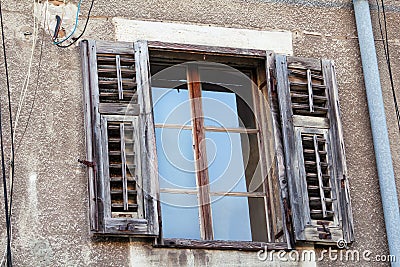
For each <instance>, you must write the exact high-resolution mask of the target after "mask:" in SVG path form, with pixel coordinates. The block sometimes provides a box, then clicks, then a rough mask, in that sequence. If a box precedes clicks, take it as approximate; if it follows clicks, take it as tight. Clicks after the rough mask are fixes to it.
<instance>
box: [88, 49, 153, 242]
mask: <svg viewBox="0 0 400 267" xmlns="http://www.w3.org/2000/svg"><path fill="white" fill-rule="evenodd" d="M134 46H137V45H136V44H133V43H113V42H100V41H96V42H95V41H83V42H81V54H82V69H83V82H84V94H85V125H86V144H87V159H88V161H89V162H93V163H94V167H92V168H90V170H89V197H90V201H89V206H90V221H91V231H92V232H93V233H95V234H111V235H138V236H156V235H158V225H157V209H156V208H155V207H157V202H156V198H155V197H152V195H153V196H154V195H155V194H156V192H157V190H155V187H154V186H155V185H156V184H155V182H152V181H149V180H152V179H157V176H156V175H154V173H155V174H157V173H156V172H153V173H149V172H147V169H146V171H143V169H142V168H143V166H144V167H147V166H146V164H147V163H143V160H144V159H145V157H144V156H146V157H147V156H148V155H147V154H148V153H149V152H148V150H147V148H146V147H143V144H145V145H147V146H150V147H151V146H154V147H155V138H152V137H153V136H154V134H153V136H152V135H151V134H147V133H145V134H143V133H144V132H143V131H144V130H146V131H148V132H154V128H152V127H153V124H152V123H149V122H152V116H151V112H150V115H149V114H148V113H145V111H144V110H143V108H142V107H144V104H143V100H142V99H143V98H144V97H150V84H149V76H148V75H144V72H143V70H142V69H143V68H145V69H147V70H148V66H149V63H148V62H149V59H148V51H147V44H146V43H145V42H142V45H140V46H138V48H140V51H136V52H135V49H134ZM143 64H144V65H146V66H143ZM144 91H146V92H144ZM146 122H147V125H149V126H148V127H147V126H144V125H145V124H146ZM143 138H146V139H145V140H142V139H143ZM150 156H151V157H153V159H155V161H156V157H155V156H154V155H150ZM156 167H157V166H156ZM148 206H149V207H148Z"/></svg>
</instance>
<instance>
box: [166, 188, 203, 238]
mask: <svg viewBox="0 0 400 267" xmlns="http://www.w3.org/2000/svg"><path fill="white" fill-rule="evenodd" d="M160 198H161V201H160V202H161V212H162V215H163V218H162V219H163V220H162V229H163V237H165V238H189V239H200V223H199V207H198V204H197V196H196V195H187V194H185V195H184V194H168V193H161V196H160Z"/></svg>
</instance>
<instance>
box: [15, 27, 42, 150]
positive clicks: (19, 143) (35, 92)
mask: <svg viewBox="0 0 400 267" xmlns="http://www.w3.org/2000/svg"><path fill="white" fill-rule="evenodd" d="M44 33H45V30H44V29H43V30H42V41H41V44H40V54H39V63H38V70H37V75H36V77H37V78H36V86H35V90H34V92H33V100H32V104H31V108H30V110H29V115H28V119H27V121H26V124H25V128H24V131H23V132H22V135H21V138H20V140H19V142H18V145H17V148H16V149H15V151H18V149H19V147H20V146H21V143H22V140H23V139H24V136H25V133H26V130H27V129H28V125H29V121H30V119H31V116H32V112H33V107H34V105H35V102H36V95H37V90H38V88H39V81H40V71H41V69H42V59H43V44H44Z"/></svg>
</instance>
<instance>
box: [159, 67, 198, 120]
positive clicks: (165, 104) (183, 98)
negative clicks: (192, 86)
mask: <svg viewBox="0 0 400 267" xmlns="http://www.w3.org/2000/svg"><path fill="white" fill-rule="evenodd" d="M151 72H152V77H151V85H152V97H153V108H154V122H155V123H162V124H166V123H167V124H180V125H184V124H190V123H191V120H190V102H189V93H188V90H187V81H186V67H185V66H182V65H175V66H169V65H157V64H152V65H151Z"/></svg>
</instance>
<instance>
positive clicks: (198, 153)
mask: <svg viewBox="0 0 400 267" xmlns="http://www.w3.org/2000/svg"><path fill="white" fill-rule="evenodd" d="M187 80H188V88H189V96H190V103H191V112H192V123H193V141H194V150H195V151H194V153H195V157H194V158H195V161H196V178H197V187H198V199H199V204H200V228H201V237H202V239H204V240H212V239H213V229H212V218H211V205H210V203H211V201H210V193H209V192H210V188H209V177H208V168H207V166H208V164H207V154H206V142H205V130H204V119H203V111H202V103H201V82H200V75H199V70H198V67H197V65H194V64H191V65H189V66H188V72H187Z"/></svg>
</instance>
